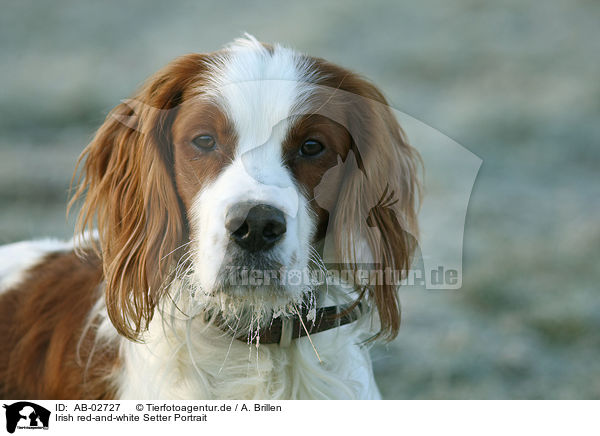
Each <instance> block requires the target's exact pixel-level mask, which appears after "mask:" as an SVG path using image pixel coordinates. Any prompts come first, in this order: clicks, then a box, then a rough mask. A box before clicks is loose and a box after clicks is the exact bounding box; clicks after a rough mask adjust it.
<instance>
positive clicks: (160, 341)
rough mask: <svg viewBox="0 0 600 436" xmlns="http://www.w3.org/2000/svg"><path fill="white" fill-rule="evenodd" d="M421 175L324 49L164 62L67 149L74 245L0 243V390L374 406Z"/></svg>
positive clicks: (381, 105)
mask: <svg viewBox="0 0 600 436" xmlns="http://www.w3.org/2000/svg"><path fill="white" fill-rule="evenodd" d="M419 168H420V159H419V155H418V153H417V152H416V151H415V149H414V148H413V147H412V146H411V145H410V144H409V143H408V141H407V139H406V137H405V134H404V132H403V131H402V129H401V128H400V126H399V125H398V122H397V121H396V119H395V117H394V115H393V113H392V111H391V110H390V109H389V107H388V105H387V102H386V100H385V98H384V97H383V95H382V93H381V92H380V91H379V90H378V89H377V88H376V87H375V86H374V85H372V84H371V83H369V82H368V81H367V80H366V79H363V78H362V77H360V76H359V75H357V74H355V73H353V72H351V71H348V70H346V69H344V68H342V67H339V66H336V65H334V64H332V63H330V62H327V61H326V60H323V59H319V58H314V57H309V56H307V55H304V54H300V53H298V52H296V51H294V50H291V49H289V48H286V47H284V46H281V45H278V44H274V45H269V44H264V43H261V42H259V41H257V40H256V39H255V38H254V37H252V36H250V35H246V36H245V37H243V38H240V39H237V40H235V41H234V42H232V43H231V44H229V45H227V46H226V47H224V48H223V49H221V50H219V51H215V52H212V53H207V54H189V55H185V56H183V57H180V58H178V59H176V60H174V61H172V62H171V63H170V64H168V65H167V66H166V67H165V68H163V69H162V70H160V71H159V72H158V73H156V74H155V75H154V76H152V77H151V78H150V79H149V80H148V81H147V82H146V83H145V84H144V85H143V86H142V87H141V89H140V90H139V91H138V92H137V93H136V94H135V95H134V96H133V97H132V98H131V99H128V100H124V101H122V102H121V104H119V105H118V106H116V108H114V109H113V111H112V112H111V113H110V114H109V115H108V117H107V119H106V121H105V122H104V124H103V125H102V126H101V127H100V129H99V130H98V131H97V133H96V135H95V137H94V138H93V140H92V141H91V143H90V144H89V145H88V147H87V148H86V149H85V150H84V152H83V153H82V156H81V157H80V160H79V170H78V171H77V172H76V174H78V176H77V175H76V176H74V177H75V178H74V182H73V186H74V194H73V197H72V200H71V203H70V205H69V207H70V208H79V210H80V211H79V216H78V221H77V229H76V232H75V237H74V238H73V239H72V240H71V241H68V242H64V241H56V240H42V241H27V242H20V243H14V244H10V245H6V246H4V247H1V248H0V262H1V263H2V264H1V265H0V335H1V336H2V344H1V345H0V393H1V394H2V396H3V397H5V398H38V399H378V398H380V393H379V390H378V388H377V385H376V383H375V380H374V377H373V370H372V364H371V360H370V357H369V346H370V344H372V343H374V341H375V340H382V341H385V340H390V339H393V338H394V337H395V336H396V335H397V333H398V329H399V325H400V307H399V301H398V278H399V277H398V276H396V275H395V274H393V273H394V272H400V276H401V275H402V271H407V270H408V269H409V267H410V264H411V262H412V257H413V254H414V252H415V248H416V245H417V237H418V224H417V218H416V215H417V208H418V203H419V196H420V181H419V179H420V177H419ZM365 271H367V273H368V274H366V275H367V276H368V277H367V279H366V280H365V274H364V272H365Z"/></svg>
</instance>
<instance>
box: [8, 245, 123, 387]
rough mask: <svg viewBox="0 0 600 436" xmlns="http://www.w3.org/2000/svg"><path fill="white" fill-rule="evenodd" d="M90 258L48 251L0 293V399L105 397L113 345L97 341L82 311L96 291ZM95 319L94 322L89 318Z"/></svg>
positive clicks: (97, 264) (96, 272)
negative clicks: (23, 275) (21, 278)
mask: <svg viewBox="0 0 600 436" xmlns="http://www.w3.org/2000/svg"><path fill="white" fill-rule="evenodd" d="M101 281H102V264H101V261H100V259H99V258H98V257H97V256H95V255H94V254H93V253H88V254H87V255H85V256H84V257H83V258H79V257H77V256H76V255H75V254H74V253H73V252H68V253H53V254H50V255H48V256H47V257H46V258H44V259H43V260H42V262H41V263H39V264H38V265H37V266H35V267H33V268H32V269H31V270H30V271H28V273H27V275H26V278H25V280H24V281H22V282H21V283H19V284H18V285H17V286H16V287H15V288H14V289H12V290H7V291H6V292H4V293H3V294H2V295H0V337H1V338H2V341H0V397H2V398H13V399H16V398H38V399H77V398H89V399H110V398H112V397H113V396H114V389H113V387H112V386H111V385H110V384H109V383H108V381H107V376H108V375H109V374H110V373H111V372H112V370H113V369H114V368H115V366H116V365H118V360H117V349H116V344H112V346H111V344H97V343H95V339H94V334H95V331H96V323H95V322H94V320H92V323H91V324H90V328H89V329H88V330H87V332H86V335H85V337H84V338H83V339H82V340H81V341H80V339H81V337H82V334H83V330H84V327H85V326H86V323H87V321H88V316H89V315H90V310H91V309H92V307H93V305H94V304H95V303H96V301H97V300H98V298H99V297H100V296H101V293H100V291H99V289H98V286H99V285H100V283H101ZM96 321H97V320H96Z"/></svg>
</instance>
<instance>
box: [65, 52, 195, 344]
mask: <svg viewBox="0 0 600 436" xmlns="http://www.w3.org/2000/svg"><path fill="white" fill-rule="evenodd" d="M203 66H204V57H203V56H202V55H187V56H183V57H181V58H178V59H176V60H175V61H173V62H172V63H170V64H169V65H167V66H166V67H165V68H164V69H162V70H161V71H159V72H158V73H157V74H155V75H154V76H153V77H151V78H150V79H149V80H148V81H147V82H146V84H145V85H144V86H142V88H141V89H140V90H139V91H138V93H137V94H136V95H135V96H134V97H133V98H132V99H131V100H127V101H125V103H122V104H120V105H118V106H117V107H116V108H115V109H113V110H112V112H111V113H110V114H109V115H108V117H107V118H106V121H105V122H104V124H103V125H102V126H101V127H100V129H99V130H98V132H97V133H96V136H95V137H94V139H93V140H92V142H91V143H90V144H89V145H88V147H87V148H86V149H85V150H84V151H83V153H82V155H81V156H80V158H79V161H78V167H80V168H81V173H80V175H79V179H78V187H77V190H76V192H75V195H74V197H73V198H72V200H71V202H70V204H69V208H71V207H72V206H73V204H74V203H75V202H76V200H78V199H83V204H82V207H81V211H80V213H79V217H78V221H77V232H79V233H80V235H83V234H84V232H86V231H92V230H93V228H94V227H95V225H97V228H98V237H99V241H100V247H101V250H102V259H103V268H104V277H105V281H106V290H105V293H106V307H107V310H108V314H109V316H110V319H111V321H112V323H113V324H114V326H115V327H116V328H117V330H118V331H119V332H120V333H121V334H122V335H124V336H125V337H127V338H130V339H133V340H138V339H139V336H140V333H141V332H142V331H143V330H144V329H145V328H146V327H147V324H148V322H149V321H150V320H151V319H152V315H153V312H154V308H155V307H156V305H157V303H158V301H159V300H160V298H161V295H162V293H163V292H164V289H163V284H164V282H165V280H166V279H167V277H168V274H169V272H170V269H171V268H172V266H173V262H175V261H176V259H177V249H178V247H180V246H181V244H182V243H183V242H185V239H186V238H187V237H188V236H187V228H186V226H185V220H184V212H183V209H182V206H181V202H180V199H179V197H178V195H177V192H176V187H175V182H174V178H173V174H172V172H173V162H172V149H171V143H170V142H171V141H170V124H171V122H172V120H173V118H174V116H175V114H176V112H177V108H178V106H179V105H180V104H181V103H182V102H183V101H184V100H185V99H186V98H187V96H188V93H190V88H192V85H194V84H195V82H196V81H197V80H198V77H199V74H200V72H201V71H202V69H203Z"/></svg>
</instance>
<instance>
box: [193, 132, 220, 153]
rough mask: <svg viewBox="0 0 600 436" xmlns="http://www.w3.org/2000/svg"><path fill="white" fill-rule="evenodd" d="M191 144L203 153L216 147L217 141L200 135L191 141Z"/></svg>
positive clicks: (208, 136)
mask: <svg viewBox="0 0 600 436" xmlns="http://www.w3.org/2000/svg"><path fill="white" fill-rule="evenodd" d="M192 144H194V145H195V146H196V147H197V148H199V149H201V150H203V151H212V150H214V149H215V147H216V146H217V141H215V138H213V137H212V136H210V135H200V136H196V137H195V138H194V139H192Z"/></svg>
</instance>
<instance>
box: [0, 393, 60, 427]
mask: <svg viewBox="0 0 600 436" xmlns="http://www.w3.org/2000/svg"><path fill="white" fill-rule="evenodd" d="M3 407H4V408H5V409H6V431H8V432H9V433H14V432H15V430H16V429H19V430H21V429H26V430H39V429H43V430H48V424H49V422H50V411H49V410H48V409H45V408H44V407H42V406H38V405H37V404H35V403H30V402H29V401H19V402H17V403H13V404H10V405H6V404H4V405H3Z"/></svg>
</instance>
